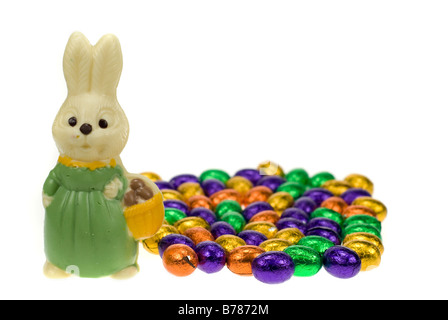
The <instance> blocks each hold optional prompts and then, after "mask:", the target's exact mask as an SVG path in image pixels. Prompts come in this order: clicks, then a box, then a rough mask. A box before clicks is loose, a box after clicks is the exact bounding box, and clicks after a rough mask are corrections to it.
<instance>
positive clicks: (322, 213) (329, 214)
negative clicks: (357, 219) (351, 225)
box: [310, 207, 344, 225]
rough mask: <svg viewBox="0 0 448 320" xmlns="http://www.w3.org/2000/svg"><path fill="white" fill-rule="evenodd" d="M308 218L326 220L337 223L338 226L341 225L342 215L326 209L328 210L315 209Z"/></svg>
mask: <svg viewBox="0 0 448 320" xmlns="http://www.w3.org/2000/svg"><path fill="white" fill-rule="evenodd" d="M310 218H311V219H313V218H328V219H331V220H334V221H336V222H337V223H339V224H340V225H342V223H343V221H344V218H343V217H342V215H341V214H340V213H339V212H336V211H334V210H332V209H328V208H323V207H322V208H317V209H316V210H314V211H313V212H311V215H310Z"/></svg>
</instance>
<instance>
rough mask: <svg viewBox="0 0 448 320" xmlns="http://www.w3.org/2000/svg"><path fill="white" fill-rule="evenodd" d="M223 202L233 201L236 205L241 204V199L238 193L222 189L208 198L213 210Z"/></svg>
mask: <svg viewBox="0 0 448 320" xmlns="http://www.w3.org/2000/svg"><path fill="white" fill-rule="evenodd" d="M224 200H234V201H236V202H238V203H241V200H242V197H241V194H240V193H239V192H238V191H236V190H233V189H224V190H221V191H218V192H216V193H214V194H213V195H212V196H211V197H210V201H211V202H212V205H213V207H214V208H216V206H217V205H218V204H220V203H221V202H222V201H224Z"/></svg>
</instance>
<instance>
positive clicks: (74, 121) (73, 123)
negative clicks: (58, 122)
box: [68, 117, 78, 127]
mask: <svg viewBox="0 0 448 320" xmlns="http://www.w3.org/2000/svg"><path fill="white" fill-rule="evenodd" d="M77 123H78V121H77V120H76V118H75V117H71V118H70V119H68V124H69V125H70V126H72V127H74V126H76V124H77Z"/></svg>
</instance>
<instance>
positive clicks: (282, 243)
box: [259, 238, 292, 252]
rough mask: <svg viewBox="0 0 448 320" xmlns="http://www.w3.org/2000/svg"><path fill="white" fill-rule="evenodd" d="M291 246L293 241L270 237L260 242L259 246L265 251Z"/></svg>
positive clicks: (279, 249) (281, 249)
mask: <svg viewBox="0 0 448 320" xmlns="http://www.w3.org/2000/svg"><path fill="white" fill-rule="evenodd" d="M289 246H292V243H291V242H290V241H288V240H285V239H275V238H273V239H269V240H266V241H264V242H262V243H260V245H259V247H260V248H261V249H263V250H264V251H266V252H268V251H283V250H285V249H286V248H288V247H289Z"/></svg>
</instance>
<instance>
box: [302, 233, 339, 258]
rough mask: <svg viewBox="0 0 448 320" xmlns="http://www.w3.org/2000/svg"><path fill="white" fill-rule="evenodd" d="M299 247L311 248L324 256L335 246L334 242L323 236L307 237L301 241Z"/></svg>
mask: <svg viewBox="0 0 448 320" xmlns="http://www.w3.org/2000/svg"><path fill="white" fill-rule="evenodd" d="M298 245H301V246H305V247H310V248H312V249H314V250H316V251H317V252H319V254H320V255H321V256H322V255H323V254H324V253H325V251H327V249H329V248H331V247H333V246H334V243H333V241H330V240H328V239H327V238H324V237H321V236H307V237H304V238H302V239H300V241H299V243H298Z"/></svg>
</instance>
